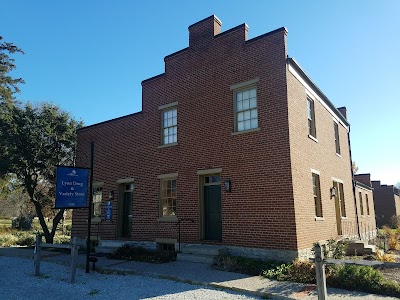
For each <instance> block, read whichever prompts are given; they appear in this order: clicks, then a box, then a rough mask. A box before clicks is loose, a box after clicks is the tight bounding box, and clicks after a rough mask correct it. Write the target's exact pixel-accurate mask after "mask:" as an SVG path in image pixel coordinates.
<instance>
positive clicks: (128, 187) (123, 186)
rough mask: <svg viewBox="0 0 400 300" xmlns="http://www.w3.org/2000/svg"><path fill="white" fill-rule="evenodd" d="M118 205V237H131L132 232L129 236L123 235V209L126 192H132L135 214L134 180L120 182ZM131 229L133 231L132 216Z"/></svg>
mask: <svg viewBox="0 0 400 300" xmlns="http://www.w3.org/2000/svg"><path fill="white" fill-rule="evenodd" d="M118 183H119V185H118V206H117V209H118V211H117V237H118V238H130V237H131V236H132V234H130V235H129V236H122V227H123V209H124V199H125V193H130V194H131V208H130V209H131V215H132V214H133V203H132V202H133V190H134V184H133V180H132V179H131V180H130V181H125V182H118ZM131 231H132V218H131Z"/></svg>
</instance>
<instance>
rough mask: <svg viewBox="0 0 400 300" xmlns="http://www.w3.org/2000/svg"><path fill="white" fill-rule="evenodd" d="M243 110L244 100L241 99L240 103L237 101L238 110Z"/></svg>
mask: <svg viewBox="0 0 400 300" xmlns="http://www.w3.org/2000/svg"><path fill="white" fill-rule="evenodd" d="M242 110H243V102H242V101H239V102H238V103H237V111H242Z"/></svg>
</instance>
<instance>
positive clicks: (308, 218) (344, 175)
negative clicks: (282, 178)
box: [287, 63, 357, 249]
mask: <svg viewBox="0 0 400 300" xmlns="http://www.w3.org/2000/svg"><path fill="white" fill-rule="evenodd" d="M294 73H296V71H295V70H293V69H291V68H290V64H289V63H288V71H287V78H288V87H287V89H288V99H289V129H290V145H291V148H290V153H291V158H292V174H293V190H294V199H295V200H294V201H295V212H296V223H297V224H298V226H297V239H298V246H299V248H300V249H304V248H310V247H312V244H313V243H315V242H317V241H320V240H326V239H331V238H337V237H338V236H339V234H338V229H337V217H336V205H335V198H334V197H332V196H331V188H332V187H333V181H338V182H340V183H342V184H343V187H344V188H343V191H344V199H345V211H346V216H345V217H342V218H340V217H339V220H340V222H341V224H342V233H343V236H355V235H357V224H356V218H355V215H356V212H355V203H354V196H353V188H352V174H351V164H350V154H349V143H348V131H347V129H346V128H345V126H344V125H343V122H340V121H339V118H338V117H337V115H336V116H335V115H334V114H332V112H330V111H329V110H328V109H327V107H326V105H323V104H322V102H321V101H320V100H318V93H317V91H315V90H313V89H312V87H310V86H309V85H307V84H306V83H305V82H301V81H300V80H301V79H299V76H298V75H299V74H297V77H296V76H295V74H294ZM308 95H309V97H311V98H312V99H313V100H314V106H315V125H316V139H315V138H312V137H309V129H308V107H307V96H308ZM334 122H337V123H338V125H339V126H338V128H339V141H340V155H338V154H336V148H335V135H334ZM312 173H316V174H318V175H319V179H320V189H319V190H320V195H321V202H322V217H316V209H315V202H314V194H313V181H312ZM339 213H340V211H339Z"/></svg>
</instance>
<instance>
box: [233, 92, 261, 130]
mask: <svg viewBox="0 0 400 300" xmlns="http://www.w3.org/2000/svg"><path fill="white" fill-rule="evenodd" d="M235 100H236V101H235V102H236V131H244V130H249V129H255V128H258V111H257V88H256V87H252V88H249V89H245V90H239V91H237V92H236V93H235Z"/></svg>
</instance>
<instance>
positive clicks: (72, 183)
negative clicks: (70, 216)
mask: <svg viewBox="0 0 400 300" xmlns="http://www.w3.org/2000/svg"><path fill="white" fill-rule="evenodd" d="M88 178H89V171H88V169H85V168H76V167H61V166H58V167H57V170H56V208H82V207H88V204H87V203H88V201H87V199H88Z"/></svg>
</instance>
